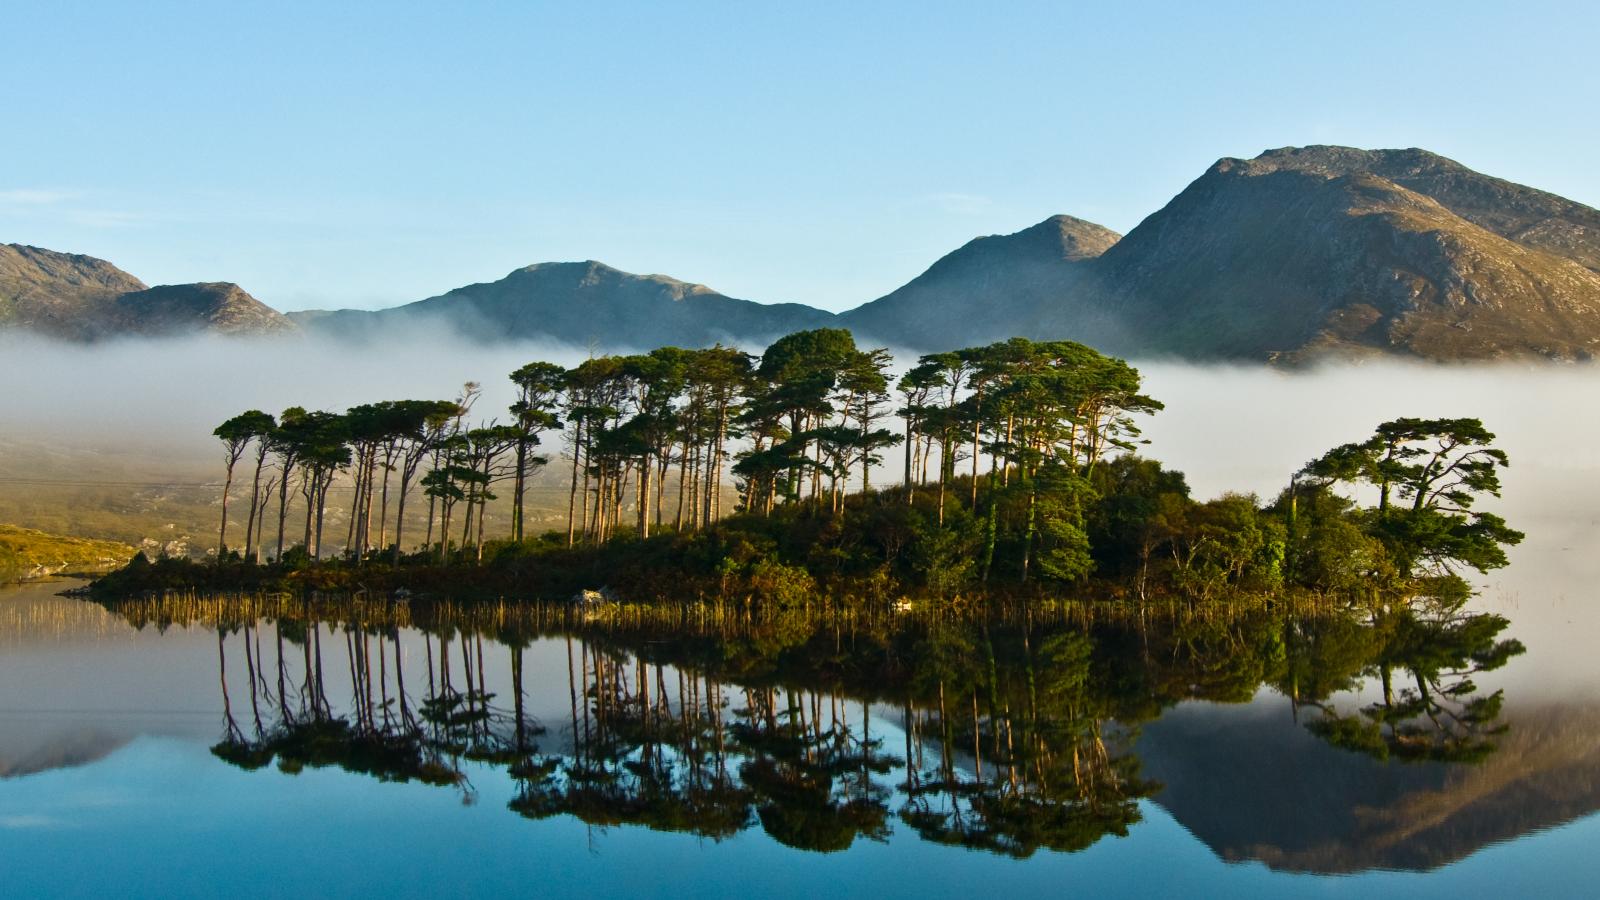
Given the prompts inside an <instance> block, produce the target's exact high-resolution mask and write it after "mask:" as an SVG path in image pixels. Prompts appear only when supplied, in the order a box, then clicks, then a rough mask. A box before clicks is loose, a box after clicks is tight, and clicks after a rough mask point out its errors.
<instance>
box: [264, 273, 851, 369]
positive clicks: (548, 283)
mask: <svg viewBox="0 0 1600 900" xmlns="http://www.w3.org/2000/svg"><path fill="white" fill-rule="evenodd" d="M292 318H294V319H295V320H296V321H297V322H299V323H300V324H302V325H303V326H305V327H307V328H308V329H310V330H313V331H316V332H319V333H322V334H329V335H334V336H338V337H354V338H360V337H364V336H374V335H380V334H385V333H388V332H390V331H391V330H392V329H412V328H425V329H430V330H432V329H445V330H449V331H453V332H455V333H457V334H459V335H461V336H462V337H465V338H467V339H470V340H479V341H497V340H521V339H547V340H549V339H553V340H560V341H564V342H567V343H573V344H578V345H586V344H590V343H594V344H596V345H599V346H602V347H605V348H633V349H648V348H654V347H659V346H662V345H666V344H676V345H682V346H704V345H710V344H713V343H716V342H718V341H723V342H731V341H741V342H750V343H762V342H764V341H768V340H771V339H773V338H777V337H780V336H782V335H785V334H788V333H789V332H792V331H801V330H804V329H807V328H819V327H823V326H826V325H831V324H833V321H834V315H833V314H832V313H829V312H824V311H823V310H819V309H813V308H811V307H809V306H803V305H801V304H798V303H778V304H762V303H755V302H752V301H749V300H738V299H735V298H733V297H727V296H724V295H722V294H719V293H717V292H716V291H714V290H712V289H711V288H708V287H706V286H705V285H703V284H690V283H688V282H683V281H678V280H677V279H674V278H668V277H666V276H664V275H632V274H629V273H627V272H623V271H620V270H617V269H613V268H612V267H610V266H608V265H605V264H603V263H598V262H594V261H593V260H590V261H588V262H559V263H538V264H536V265H531V266H527V267H525V268H521V269H518V270H516V271H514V272H512V273H511V274H509V275H507V276H506V277H504V278H502V279H500V280H499V281H495V282H490V283H488V284H473V285H468V286H467V287H462V288H456V289H455V290H453V291H449V292H448V293H445V294H441V295H439V296H437V297H430V298H428V299H426V300H418V301H417V302H415V303H408V304H406V305H404V306H397V307H393V308H391V309H383V310H376V311H370V312H368V311H363V310H339V311H337V312H311V313H296V314H292Z"/></svg>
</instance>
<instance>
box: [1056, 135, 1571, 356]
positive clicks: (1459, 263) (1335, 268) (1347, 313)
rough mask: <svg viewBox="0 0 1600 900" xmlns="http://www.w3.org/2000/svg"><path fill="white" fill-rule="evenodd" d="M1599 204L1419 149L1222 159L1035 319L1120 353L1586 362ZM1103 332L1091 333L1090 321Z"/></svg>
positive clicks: (1320, 150)
mask: <svg viewBox="0 0 1600 900" xmlns="http://www.w3.org/2000/svg"><path fill="white" fill-rule="evenodd" d="M1597 257H1600V213H1597V212H1596V211H1595V210H1592V209H1589V208H1588V207H1584V206H1581V205H1579V204H1575V203H1571V202H1570V201H1566V200H1562V199H1561V198H1559V197H1554V196H1553V195H1550V194H1546V193H1543V192H1541V191H1535V190H1533V189H1531V188H1524V187H1521V186H1519V185H1514V184H1511V183H1509V182H1505V181H1500V180H1499V179H1493V178H1489V177H1487V176H1483V175H1479V174H1478V173H1476V172H1472V171H1471V170H1469V169H1466V168H1465V167H1463V166H1461V165H1459V164H1457V163H1454V162H1452V161H1450V160H1447V159H1444V158H1443V157H1439V156H1435V155H1433V154H1430V153H1427V152H1425V151H1420V150H1397V151H1360V150H1351V149H1348V148H1341V147H1309V148H1302V149H1287V150H1275V151H1269V152H1267V153H1265V154H1262V155H1261V156H1260V157H1257V158H1256V159H1254V160H1248V161H1244V160H1235V159H1224V160H1221V161H1219V162H1217V163H1216V164H1215V165H1214V166H1212V167H1211V169H1210V170H1209V171H1207V172H1206V173H1205V174H1204V175H1202V176H1201V177H1200V178H1199V179H1197V180H1196V181H1195V182H1194V183H1193V184H1191V185H1189V187H1188V188H1186V189H1185V190H1184V191H1183V192H1182V193H1181V194H1179V195H1178V196H1177V197H1176V198H1174V199H1173V200H1172V201H1171V202H1170V203H1168V204H1167V206H1166V207H1164V208H1163V209H1161V210H1160V211H1159V212H1157V213H1155V214H1154V215H1152V216H1150V217H1149V218H1148V219H1146V220H1145V221H1144V222H1142V223H1140V225H1139V226H1138V227H1137V228H1135V229H1134V230H1133V231H1132V232H1130V233H1129V234H1128V236H1127V237H1126V238H1124V239H1123V240H1121V241H1119V242H1118V243H1117V244H1116V245H1115V246H1113V247H1112V248H1110V249H1109V250H1107V251H1106V253H1104V254H1103V255H1101V256H1100V257H1099V258H1098V259H1097V260H1095V261H1094V264H1093V268H1094V272H1093V274H1094V288H1093V291H1094V296H1093V298H1092V301H1091V302H1090V303H1089V304H1088V305H1089V306H1091V307H1092V308H1093V309H1095V310H1097V311H1103V312H1104V313H1105V314H1107V315H1109V316H1111V317H1112V318H1111V320H1110V322H1109V323H1098V322H1092V321H1082V320H1081V319H1080V318H1079V317H1078V309H1079V308H1080V307H1074V306H1068V305H1062V306H1060V307H1058V308H1057V309H1053V310H1046V311H1045V314H1044V317H1043V319H1042V320H1041V321H1040V322H1039V323H1036V324H1034V326H1033V327H1034V328H1035V329H1037V330H1041V331H1059V332H1071V331H1083V332H1086V333H1088V335H1089V336H1090V337H1091V338H1093V339H1097V340H1098V341H1099V342H1101V343H1104V344H1106V345H1109V346H1111V347H1112V348H1113V349H1116V350H1118V351H1120V352H1125V353H1139V354H1150V353H1158V354H1169V355H1174V356H1183V357H1188V358H1226V359H1261V358H1268V357H1274V356H1278V357H1288V358H1290V359H1304V358H1309V357H1315V356H1320V355H1327V354H1337V355H1349V354H1352V353H1357V354H1360V353H1385V354H1395V355H1402V356H1414V357H1421V358H1425V359H1432V360H1478V359H1496V358H1504V357H1547V358H1553V359H1564V360H1586V359H1589V358H1591V357H1592V355H1593V353H1594V350H1595V348H1596V347H1600V274H1597V273H1596V271H1594V270H1593V269H1591V268H1589V267H1588V266H1589V265H1591V264H1593V262H1594V261H1595V259H1596V258H1597ZM1096 332H1098V333H1096Z"/></svg>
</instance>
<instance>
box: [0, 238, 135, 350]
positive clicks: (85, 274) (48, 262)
mask: <svg viewBox="0 0 1600 900" xmlns="http://www.w3.org/2000/svg"><path fill="white" fill-rule="evenodd" d="M144 289H145V283H144V282H142V281H140V280H139V279H137V278H135V277H133V276H132V275H129V274H128V273H127V272H124V271H122V270H121V269H119V268H117V267H116V266H113V265H112V264H111V263H108V262H106V261H105V260H103V259H95V258H94V257H92V256H80V255H78V254H75V253H57V252H55V251H53V250H45V249H42V248H40V247H29V246H27V245H24V244H0V327H4V328H25V329H29V330H33V331H38V332H42V333H45V334H49V335H51V336H53V337H61V338H84V337H88V336H90V335H91V334H92V333H93V332H94V330H95V329H94V325H93V322H94V321H95V320H97V319H98V318H99V311H100V310H101V309H102V308H104V307H105V306H107V305H108V304H110V303H111V302H113V301H114V300H115V299H116V298H117V297H118V296H120V295H122V294H125V293H128V292H130V291H142V290H144Z"/></svg>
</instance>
